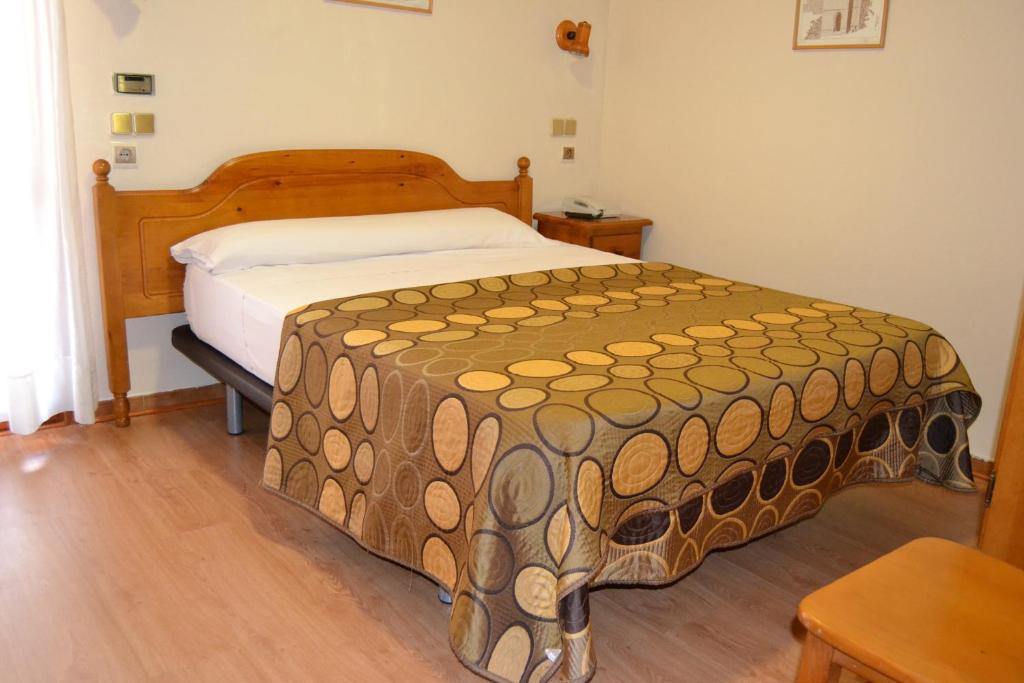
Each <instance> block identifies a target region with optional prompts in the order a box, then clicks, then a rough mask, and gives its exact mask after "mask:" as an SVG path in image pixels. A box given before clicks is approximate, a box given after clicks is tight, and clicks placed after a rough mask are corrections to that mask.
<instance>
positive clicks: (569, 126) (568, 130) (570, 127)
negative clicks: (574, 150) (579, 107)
mask: <svg viewBox="0 0 1024 683" xmlns="http://www.w3.org/2000/svg"><path fill="white" fill-rule="evenodd" d="M565 134H566V135H570V136H571V135H576V119H566V120H565Z"/></svg>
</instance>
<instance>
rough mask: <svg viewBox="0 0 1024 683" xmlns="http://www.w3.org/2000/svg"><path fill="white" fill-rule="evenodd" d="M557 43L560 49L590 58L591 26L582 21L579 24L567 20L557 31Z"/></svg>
mask: <svg viewBox="0 0 1024 683" xmlns="http://www.w3.org/2000/svg"><path fill="white" fill-rule="evenodd" d="M555 42H556V43H558V47H560V48H562V49H563V50H566V51H567V52H571V53H573V54H575V55H580V56H581V57H589V56H590V45H589V43H590V24H588V23H587V22H585V21H581V22H580V23H579V24H577V23H576V22H574V21H572V20H570V19H566V20H565V21H563V22H561V23H560V24H559V25H558V28H556V29H555Z"/></svg>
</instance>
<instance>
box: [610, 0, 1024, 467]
mask: <svg viewBox="0 0 1024 683" xmlns="http://www.w3.org/2000/svg"><path fill="white" fill-rule="evenodd" d="M793 12H794V3H793V2H791V1H789V0H773V1H772V2H766V1H765V0H730V1H729V2H707V1H700V2H698V1H697V0H687V1H686V2H680V1H678V0H628V1H627V0H615V1H614V2H613V3H612V5H611V12H610V16H609V26H610V36H609V39H608V40H609V45H608V51H609V54H608V58H607V64H608V67H607V73H606V83H605V110H604V125H603V129H602V146H601V171H600V179H599V185H598V187H599V190H598V191H599V196H602V197H603V198H607V199H609V200H614V201H615V202H618V204H619V206H622V207H624V208H627V209H630V210H631V211H635V212H639V213H641V214H643V215H648V216H651V217H653V218H654V219H655V221H656V225H655V228H654V230H653V231H652V232H651V234H650V237H649V239H648V240H647V242H646V245H645V255H646V256H647V257H651V258H658V259H665V260H672V261H677V262H680V263H684V264H688V265H691V266H693V267H695V268H698V269H701V270H704V271H708V272H711V273H716V274H720V275H726V276H729V277H734V278H737V279H743V280H751V281H755V282H758V283H763V284H767V285H770V286H773V287H776V288H779V289H783V290H789V291H797V292H805V293H814V294H817V295H820V296H824V297H829V298H833V299H837V300H840V301H849V302H853V303H856V304H859V305H861V306H864V307H867V308H877V309H882V310H891V311H898V312H899V313H900V314H902V315H906V316H909V317H912V318H918V319H923V320H926V321H928V322H930V323H931V324H932V325H934V326H935V327H937V328H938V329H940V330H941V331H943V332H944V333H945V334H946V336H948V337H949V339H950V340H951V341H952V342H953V343H954V345H955V346H956V347H957V348H958V349H959V350H960V352H961V354H962V356H963V359H964V360H965V362H966V364H967V367H968V369H969V370H970V372H971V375H972V377H973V379H974V381H975V383H976V385H977V388H978V390H979V391H980V393H981V394H982V397H983V399H984V401H985V403H986V406H985V409H984V410H983V411H982V414H981V417H980V418H979V420H978V422H977V425H976V427H975V428H974V429H972V442H973V450H974V453H975V455H976V456H980V457H986V458H987V457H990V456H991V454H992V452H993V449H994V438H995V430H996V425H997V423H998V418H999V411H1000V406H1001V402H1002V398H1003V391H1004V387H1005V382H1006V373H1007V369H1008V365H1009V358H1010V349H1011V345H1012V338H1013V334H1014V329H1013V328H1014V326H1015V323H1016V319H1017V312H1018V310H1020V309H1019V305H1020V301H1021V292H1022V283H1024V267H1022V265H1021V264H1022V256H1024V225H1022V218H1021V217H1022V215H1024V192H1022V190H1021V180H1022V177H1024V174H1022V171H1024V161H1022V160H1024V126H1022V125H1021V121H1022V120H1024V88H1022V87H1021V74H1020V69H1021V65H1022V64H1024V42H1022V41H1021V40H1020V37H1019V29H1020V27H1021V26H1022V25H1024V3H1022V2H1020V0H987V1H986V2H976V1H974V0H929V1H928V2H923V1H921V0H917V1H898V0H897V1H896V2H893V3H892V11H891V15H890V18H889V33H888V41H887V46H886V47H885V49H883V50H824V51H793V50H792V49H791V47H790V43H791V37H792V30H793Z"/></svg>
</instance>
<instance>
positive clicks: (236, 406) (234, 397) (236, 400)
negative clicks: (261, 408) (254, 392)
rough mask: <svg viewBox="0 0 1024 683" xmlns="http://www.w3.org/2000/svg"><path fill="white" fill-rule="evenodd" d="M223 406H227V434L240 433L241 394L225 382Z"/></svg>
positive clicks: (241, 429)
mask: <svg viewBox="0 0 1024 683" xmlns="http://www.w3.org/2000/svg"><path fill="white" fill-rule="evenodd" d="M224 388H225V390H226V391H225V396H224V398H225V402H224V403H225V406H226V408H227V422H228V434H231V435H232V436H234V435H238V434H241V433H242V431H244V430H243V428H242V395H241V394H240V393H238V390H237V389H235V388H234V387H233V386H231V385H230V384H225V385H224Z"/></svg>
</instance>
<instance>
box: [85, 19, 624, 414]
mask: <svg viewBox="0 0 1024 683" xmlns="http://www.w3.org/2000/svg"><path fill="white" fill-rule="evenodd" d="M65 7H66V15H67V26H68V50H69V59H70V62H71V79H72V97H73V102H74V106H75V116H76V121H75V124H76V125H75V128H76V134H77V146H78V150H77V151H78V165H79V167H80V169H81V188H82V196H83V201H84V203H85V204H86V206H85V207H84V208H83V210H84V212H85V213H86V224H87V225H88V226H90V227H91V226H92V207H91V199H90V197H91V194H90V192H91V191H90V188H91V186H92V182H93V178H92V176H91V173H90V172H89V167H90V165H91V163H92V161H93V159H96V158H98V157H105V158H110V156H111V137H110V135H109V125H108V117H109V115H110V113H111V112H115V111H152V112H155V113H156V115H157V134H156V135H155V136H154V137H152V138H136V139H134V142H135V144H136V145H137V146H138V153H139V161H140V163H139V167H138V168H137V169H126V170H115V171H114V172H113V174H112V176H111V182H112V184H113V185H114V186H115V187H117V188H118V189H138V188H149V187H165V188H176V187H190V186H192V185H195V184H196V183H198V182H200V181H202V180H203V179H204V178H205V177H206V176H207V175H208V174H209V173H210V171H212V170H213V169H214V168H215V167H216V166H217V165H218V164H219V163H221V162H222V161H225V160H227V159H229V158H231V157H234V156H237V155H239V154H244V153H247V152H253V151H259V150H264V149H275V148H303V147H390V148H405V149H412V150H419V151H425V152H430V153H434V154H437V155H438V156H441V157H442V158H444V159H446V160H447V161H448V162H449V163H451V164H452V165H453V167H454V168H455V169H456V171H458V172H459V173H460V174H462V175H463V176H464V177H467V178H470V179H502V178H509V179H511V178H512V177H513V176H514V175H515V174H516V173H517V169H516V159H517V158H518V157H519V156H521V155H524V154H525V155H527V156H529V157H530V158H531V159H532V160H533V166H532V174H533V176H534V177H535V178H536V195H535V205H536V206H537V207H538V208H545V207H550V206H553V205H554V206H557V205H558V203H560V200H561V198H562V196H563V195H565V194H567V193H579V192H582V191H586V190H589V189H591V187H592V186H593V184H594V182H595V178H596V174H597V145H598V129H599V126H600V116H601V107H602V88H603V73H604V55H605V49H604V35H605V34H604V31H603V27H604V26H606V25H607V22H606V17H607V12H608V0H557V1H553V0H516V2H509V1H508V0H438V1H437V2H436V3H435V10H434V13H433V15H429V16H427V15H421V14H416V13H411V12H403V11H397V10H388V9H379V8H374V7H367V6H362V5H353V4H348V3H344V2H332V1H330V0H216V2H211V1H210V0H172V1H170V2H167V1H163V0H160V1H157V0H76V1H75V2H66V3H65ZM566 17H577V18H584V17H585V18H589V19H590V20H591V21H592V22H593V23H594V24H595V25H596V26H598V27H601V28H598V29H597V30H595V31H594V34H593V36H592V38H591V44H592V45H593V47H594V48H595V49H594V53H595V54H594V57H592V58H591V59H588V60H582V59H579V58H576V57H573V56H570V55H569V54H567V53H565V52H562V51H561V50H559V49H558V48H557V47H556V46H555V44H554V30H555V26H556V25H557V23H558V22H559V21H560V20H562V19H564V18H566ZM115 71H137V72H143V73H155V74H156V95H155V96H153V97H139V96H136V97H132V96H125V95H120V96H119V95H116V94H114V93H113V92H112V87H111V74H112V73H113V72H115ZM556 116H557V117H567V116H572V117H575V118H576V119H577V120H578V122H579V135H578V137H577V138H576V139H575V144H576V146H577V158H578V160H577V161H576V162H575V163H572V164H564V163H563V162H562V161H561V156H560V150H561V144H562V142H561V141H560V140H559V139H554V138H551V137H550V135H549V134H550V119H551V118H552V117H556ZM90 232H91V231H90ZM89 248H90V250H93V249H94V246H93V245H92V244H90V245H89ZM93 276H94V279H95V271H94V272H93ZM93 298H94V300H95V301H96V302H97V306H96V310H97V311H98V310H99V305H98V300H99V299H98V294H97V293H96V292H93ZM183 318H184V316H180V315H174V316H163V317H160V318H151V319H144V320H136V321H129V327H128V332H129V346H130V355H131V360H132V372H133V375H132V378H133V381H132V394H146V393H152V392H155V391H161V390H168V389H173V388H178V387H184V386H195V385H200V384H205V383H208V382H209V381H210V379H209V378H208V377H207V376H206V375H205V374H204V373H202V372H201V371H200V370H198V369H197V368H196V367H195V366H193V365H192V364H191V363H189V362H188V361H186V360H185V359H184V358H183V357H181V356H180V355H179V354H178V353H177V352H175V351H174V350H173V349H172V348H171V347H170V342H169V337H170V330H171V329H172V328H173V327H174V326H176V325H179V324H181V322H182V320H183ZM96 327H97V330H99V329H100V323H99V320H98V319H97V322H96ZM97 338H98V339H102V337H100V336H98V337H97ZM97 348H103V346H102V341H100V342H99V343H98V345H97ZM101 376H102V377H103V378H104V379H103V380H102V381H101V384H103V385H104V386H105V377H106V372H105V369H102V368H101ZM105 396H109V393H106V394H105Z"/></svg>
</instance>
